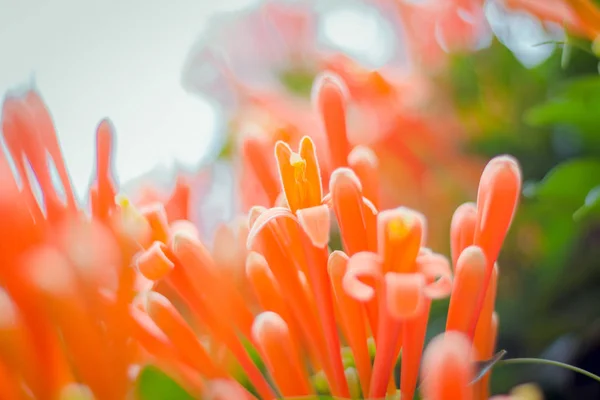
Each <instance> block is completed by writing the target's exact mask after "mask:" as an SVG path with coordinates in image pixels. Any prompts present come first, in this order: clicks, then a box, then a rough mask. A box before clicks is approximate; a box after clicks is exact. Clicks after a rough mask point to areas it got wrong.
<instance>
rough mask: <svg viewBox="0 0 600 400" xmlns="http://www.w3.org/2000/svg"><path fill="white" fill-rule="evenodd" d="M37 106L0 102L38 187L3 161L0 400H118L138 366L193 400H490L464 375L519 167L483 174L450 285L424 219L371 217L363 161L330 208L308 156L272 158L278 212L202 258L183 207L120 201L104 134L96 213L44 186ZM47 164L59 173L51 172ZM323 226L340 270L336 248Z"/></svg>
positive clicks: (506, 163)
mask: <svg viewBox="0 0 600 400" xmlns="http://www.w3.org/2000/svg"><path fill="white" fill-rule="evenodd" d="M330 89H331V90H332V91H333V92H332V93H330V94H328V95H327V96H329V95H331V96H333V97H332V99H333V100H331V99H330V100H331V101H332V102H333V104H334V109H335V110H334V111H328V110H330V108H328V107H329V106H327V107H325V106H324V107H322V108H321V110H320V112H322V113H325V114H328V113H330V112H331V113H334V114H335V115H333V116H330V115H325V117H327V119H328V118H330V117H331V118H332V121H335V120H336V119H337V118H338V117H340V115H341V114H342V111H343V107H342V105H341V103H339V102H340V101H342V100H343V99H341V98H339V97H336V96H338V95H340V93H339V92H338V89H337V88H335V87H333V88H327V89H326V90H330ZM324 90H325V89H324ZM36 96H37V97H36ZM38 97H39V96H38V95H37V94H35V93H33V94H28V95H27V96H26V97H24V98H19V99H18V100H14V102H12V101H13V100H11V102H12V103H10V104H9V105H8V106H7V107H5V115H4V117H3V124H4V128H3V129H4V130H3V132H4V134H5V137H6V138H7V142H9V141H10V145H9V146H8V147H9V150H10V154H9V155H10V156H11V157H12V158H13V159H21V160H27V162H28V164H29V166H30V167H31V169H32V170H33V172H34V173H33V175H32V176H30V174H28V172H27V171H28V167H27V165H28V164H27V163H25V161H23V162H22V163H21V164H19V163H16V162H15V164H18V165H16V175H15V176H13V172H12V171H11V169H10V166H9V162H8V161H9V159H8V158H7V157H8V155H4V154H2V157H0V183H1V184H2V189H3V191H2V192H0V217H1V218H2V219H3V221H7V222H8V224H7V225H3V226H2V227H1V228H0V246H2V247H1V250H2V251H1V252H0V261H1V263H2V265H3V266H4V267H3V268H2V269H0V289H1V291H0V311H2V313H1V314H0V389H2V395H3V396H5V397H6V396H8V397H7V398H8V400H13V399H19V398H22V397H23V395H24V394H29V395H30V396H29V397H30V398H34V399H54V398H61V397H60V396H75V395H78V396H82V397H83V398H95V399H101V400H103V399H107V400H108V399H122V398H127V396H128V395H130V394H131V391H132V390H134V387H135V385H136V379H137V378H136V377H137V372H136V371H139V370H140V369H141V368H143V367H145V366H146V365H149V364H150V365H153V366H155V367H158V368H160V370H162V371H163V372H164V373H166V374H167V375H169V376H170V377H171V378H173V379H174V380H175V381H176V382H177V383H179V384H180V385H181V387H182V388H184V389H185V390H186V391H187V392H189V393H190V395H192V397H194V398H207V399H232V398H239V399H260V400H270V399H275V398H283V399H289V398H294V397H298V396H308V398H311V397H314V396H319V395H332V396H334V398H339V399H348V398H352V399H361V398H362V399H380V398H384V397H385V396H391V397H392V398H393V397H394V396H398V395H401V396H402V397H404V398H412V397H413V395H414V394H415V392H416V390H417V384H418V376H419V370H420V369H421V370H422V371H423V372H422V373H423V388H424V393H425V394H426V396H428V397H426V398H427V400H436V399H443V398H448V397H447V396H446V395H447V394H453V395H454V394H455V395H457V396H463V397H450V398H459V399H460V398H465V399H473V400H483V399H487V397H488V379H489V377H488V376H486V377H483V379H481V380H480V381H479V382H477V383H476V384H475V385H473V386H469V387H467V388H465V387H464V384H465V382H467V383H468V382H470V380H469V377H470V376H472V372H470V371H471V370H470V368H471V367H472V363H473V362H474V361H481V360H485V359H488V358H490V357H491V355H492V353H493V350H494V345H495V340H496V334H497V328H498V316H497V315H496V314H495V312H494V303H495V298H496V289H497V279H498V273H499V271H498V267H497V264H496V259H497V257H498V253H499V252H500V247H501V245H502V241H503V239H504V235H505V234H506V231H507V230H508V227H509V225H510V223H511V220H512V217H513V214H514V207H515V204H516V201H517V199H518V191H519V188H520V172H519V169H518V165H517V164H516V162H515V161H514V160H512V159H510V158H507V157H499V158H497V159H495V160H492V161H491V162H490V164H489V165H488V167H487V168H486V170H485V171H484V173H483V176H482V179H481V183H480V192H479V198H478V202H477V205H476V206H475V205H473V204H470V203H467V204H466V205H463V206H461V207H460V208H459V209H458V210H457V212H456V213H455V216H454V219H453V223H452V226H451V236H452V239H451V245H452V246H451V247H452V252H453V254H452V264H453V265H454V272H455V273H454V276H453V274H452V268H451V262H450V261H449V259H448V258H447V257H445V256H443V255H441V254H438V253H435V252H434V251H432V250H431V249H429V248H428V247H426V246H427V221H426V218H425V216H424V215H423V214H421V213H420V212H418V211H415V210H413V209H410V208H407V207H398V208H394V209H390V210H381V211H380V210H379V209H378V208H377V207H376V204H378V198H377V196H376V194H375V193H376V192H377V187H376V186H377V185H375V184H376V183H377V181H373V182H363V181H362V180H369V177H370V176H372V174H373V170H374V168H375V166H376V165H377V164H378V160H377V157H376V156H375V154H374V153H372V152H369V150H368V149H366V148H358V149H354V150H350V153H349V155H348V154H345V157H346V161H347V162H348V165H349V167H348V166H345V165H346V164H343V165H344V166H341V167H339V168H337V169H335V170H334V171H333V172H332V174H331V177H330V179H329V181H328V182H326V183H327V184H326V185H325V187H327V188H329V193H328V194H327V195H324V193H323V185H322V179H323V177H322V175H321V173H320V166H319V160H318V158H317V154H318V152H317V149H316V145H315V143H314V142H313V141H312V140H311V139H310V138H309V137H303V138H302V139H301V140H300V141H299V150H298V152H297V153H296V152H294V151H292V149H291V148H290V147H289V146H288V145H287V144H285V143H283V142H279V143H277V144H276V145H275V149H274V153H275V154H274V156H275V157H274V163H275V164H276V165H277V169H273V170H272V171H271V172H272V176H278V179H277V180H276V183H277V185H279V191H280V192H281V193H283V198H282V199H280V200H279V201H280V205H279V206H275V207H271V208H265V207H254V208H252V209H251V211H250V213H249V215H248V216H247V218H245V219H244V221H245V222H244V224H243V225H241V224H240V221H239V220H238V221H236V222H234V223H233V224H232V225H229V226H222V227H220V228H219V230H218V231H217V233H216V235H215V243H214V245H213V247H212V248H209V247H208V246H206V245H205V243H203V242H202V241H201V239H200V237H199V234H198V230H197V228H196V227H194V226H193V224H192V223H191V222H189V221H188V220H186V219H179V218H185V217H186V216H187V215H188V214H187V212H183V211H182V210H183V209H185V208H186V207H187V206H186V204H187V202H186V201H185V199H186V195H185V190H182V191H181V192H177V190H179V189H177V190H176V193H183V194H180V195H177V194H176V195H175V196H174V197H175V198H179V199H180V200H181V199H183V201H179V200H177V201H175V204H177V205H178V207H174V208H173V207H170V206H169V204H173V203H171V202H170V200H167V201H164V202H162V201H152V202H144V203H142V204H136V203H134V202H132V201H130V200H129V199H128V198H126V197H123V196H120V195H117V196H115V194H116V193H118V190H117V188H116V185H115V184H114V182H113V179H112V176H113V173H112V168H111V162H110V160H111V157H112V145H111V143H112V142H113V135H114V129H113V128H112V126H111V125H110V123H108V122H102V123H101V124H100V126H99V128H98V132H97V147H98V148H97V173H96V175H97V176H96V177H95V178H94V180H93V182H94V184H93V187H92V189H91V192H90V198H91V200H92V212H91V214H90V215H87V214H86V212H85V211H84V210H82V209H80V208H79V206H78V205H77V204H76V203H73V204H71V203H70V202H69V200H68V199H69V195H66V196H62V195H61V193H62V192H61V189H60V188H58V187H56V185H57V182H56V181H53V180H52V179H51V174H50V173H49V171H48V166H47V163H46V160H45V158H44V157H46V155H45V154H46V153H47V152H48V153H52V151H53V150H52V149H54V150H56V148H57V146H54V143H55V137H54V138H53V136H54V135H55V134H54V131H53V128H51V124H48V121H49V115H48V114H47V111H45V108H43V107H41V105H43V103H41V100H40V99H39V98H38ZM32 99H33V100H32ZM332 107H333V106H332ZM338 122H339V121H338ZM337 128H339V126H338V127H337ZM337 128H336V129H337ZM23 154H24V155H25V157H24V158H23V157H21V156H23ZM40 157H41V158H40ZM53 159H54V160H53V162H54V163H55V164H56V165H59V164H64V162H63V161H62V158H61V157H60V154H59V153H55V156H54V157H53ZM265 165H267V164H265ZM57 168H58V167H57ZM265 168H266V167H265ZM20 171H25V172H23V175H20V173H21V172H20ZM65 176H66V178H65V180H64V181H63V182H62V186H63V188H62V190H64V191H66V192H69V191H70V189H69V188H70V186H69V184H68V175H65ZM17 181H19V182H22V184H21V185H18V184H17ZM36 185H38V186H39V187H40V188H41V194H42V196H37V194H36V192H35V190H34V187H35V186H36ZM273 193H274V191H273ZM178 196H179V197H178ZM279 197H280V198H281V196H279ZM165 198H168V196H167V197H165ZM171 199H173V196H172V197H171ZM501 200H505V201H501ZM174 210H175V211H174ZM333 218H335V220H336V221H337V226H339V232H340V234H341V242H342V246H343V250H338V251H331V250H330V248H329V243H330V236H331V226H332V222H333V221H332V219H333ZM240 286H248V288H246V289H247V290H241V288H240ZM447 296H451V298H450V310H449V315H448V326H447V333H446V335H447V337H448V338H450V339H448V340H444V341H442V342H440V341H434V342H433V343H432V344H431V345H430V347H431V348H433V350H431V349H429V350H427V351H426V355H425V359H424V361H423V362H421V361H422V357H423V355H422V354H423V348H424V344H425V336H426V329H427V323H428V320H429V311H430V308H431V304H432V303H433V302H434V301H436V300H437V299H441V298H445V297H447ZM472 324H474V328H473V329H471V328H472ZM445 337H446V336H445ZM439 343H442V344H439ZM447 343H450V345H448V344H447ZM438 350H439V351H438ZM432 352H433V353H434V354H437V355H439V357H433V356H428V354H431V353H432ZM400 354H401V361H400V363H401V373H400V376H399V377H396V376H394V370H395V368H394V367H395V365H396V363H397V362H398V358H399V355H400ZM459 356H460V357H459ZM461 362H466V364H464V365H463V364H461ZM449 366H450V367H452V369H451V370H450V372H444V371H447V370H448V367H449ZM470 374H471V375H470ZM431 376H433V377H434V378H435V381H436V382H435V383H436V384H437V385H438V386H435V385H433V383H432V382H431V380H430V379H431ZM398 381H399V385H398V384H397V382H398ZM440 385H441V386H440ZM448 385H449V386H448ZM436 396H437V397H436ZM440 396H442V397H440ZM443 396H446V397H443Z"/></svg>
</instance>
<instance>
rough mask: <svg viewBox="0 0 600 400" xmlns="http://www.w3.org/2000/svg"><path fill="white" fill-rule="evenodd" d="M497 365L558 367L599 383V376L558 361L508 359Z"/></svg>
mask: <svg viewBox="0 0 600 400" xmlns="http://www.w3.org/2000/svg"><path fill="white" fill-rule="evenodd" d="M498 364H543V365H551V366H553V367H559V368H564V369H568V370H570V371H573V372H576V373H578V374H581V375H585V376H587V377H588V378H591V379H593V380H595V381H596V382H600V376H598V375H596V374H593V373H591V372H589V371H586V370H584V369H581V368H577V367H575V366H573V365H569V364H565V363H561V362H558V361H552V360H544V359H541V358H510V359H507V360H502V361H500V362H499V363H498Z"/></svg>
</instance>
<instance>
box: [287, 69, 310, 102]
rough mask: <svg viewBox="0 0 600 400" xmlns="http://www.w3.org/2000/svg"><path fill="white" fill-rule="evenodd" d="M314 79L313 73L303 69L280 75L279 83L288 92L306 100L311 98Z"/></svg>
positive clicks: (288, 70) (289, 70)
mask: <svg viewBox="0 0 600 400" xmlns="http://www.w3.org/2000/svg"><path fill="white" fill-rule="evenodd" d="M314 79H315V73H314V72H313V71H310V70H307V69H301V68H293V69H287V70H284V71H282V72H281V73H280V74H279V81H280V82H281V83H282V84H283V86H284V87H285V88H286V89H287V90H289V91H290V92H291V93H292V94H294V95H296V96H299V97H304V98H308V97H310V93H311V90H312V84H313V80H314Z"/></svg>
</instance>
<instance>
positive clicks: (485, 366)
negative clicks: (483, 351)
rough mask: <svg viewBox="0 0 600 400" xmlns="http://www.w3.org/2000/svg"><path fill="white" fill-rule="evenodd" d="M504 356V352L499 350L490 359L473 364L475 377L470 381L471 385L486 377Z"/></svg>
mask: <svg viewBox="0 0 600 400" xmlns="http://www.w3.org/2000/svg"><path fill="white" fill-rule="evenodd" d="M505 355H506V350H500V351H499V352H497V353H496V354H495V355H494V356H493V357H492V358H490V359H489V360H485V361H479V362H477V363H475V377H474V378H473V380H472V381H471V384H473V383H475V382H477V381H479V380H480V379H481V378H483V377H484V376H486V374H487V373H488V372H490V371H491V370H492V368H494V365H496V364H498V362H499V361H500V360H502V358H503V357H504V356H505Z"/></svg>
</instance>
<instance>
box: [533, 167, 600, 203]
mask: <svg viewBox="0 0 600 400" xmlns="http://www.w3.org/2000/svg"><path fill="white" fill-rule="evenodd" d="M598 185H600V161H599V160H596V159H577V160H572V161H566V162H563V163H561V164H559V165H558V166H556V167H555V168H553V169H552V170H551V171H550V172H549V173H548V174H547V175H546V177H545V178H544V179H543V180H542V181H541V182H540V183H539V184H538V185H536V188H535V196H536V198H537V199H538V200H541V201H550V202H553V203H554V204H555V205H556V206H558V207H561V208H563V210H560V209H558V210H557V211H560V212H564V211H568V212H575V211H576V210H577V209H579V208H580V207H581V206H582V205H583V203H584V201H585V199H586V197H587V195H588V193H589V192H590V190H592V189H593V188H594V187H596V186H598Z"/></svg>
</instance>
